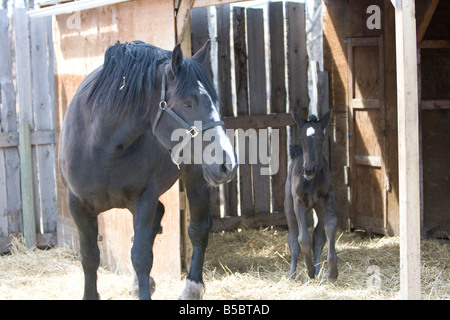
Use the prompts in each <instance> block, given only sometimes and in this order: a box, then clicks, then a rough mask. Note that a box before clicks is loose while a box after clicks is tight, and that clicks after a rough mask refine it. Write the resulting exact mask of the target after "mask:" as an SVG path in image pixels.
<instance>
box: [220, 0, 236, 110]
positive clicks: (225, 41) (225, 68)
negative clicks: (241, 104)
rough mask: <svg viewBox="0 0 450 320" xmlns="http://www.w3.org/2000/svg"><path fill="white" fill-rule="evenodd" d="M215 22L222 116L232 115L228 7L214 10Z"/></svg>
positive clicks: (224, 6)
mask: <svg viewBox="0 0 450 320" xmlns="http://www.w3.org/2000/svg"><path fill="white" fill-rule="evenodd" d="M216 22H217V37H216V41H217V78H218V93H219V103H220V114H221V115H222V116H232V115H233V102H232V96H231V60H230V51H231V49H230V5H223V6H219V7H217V8H216Z"/></svg>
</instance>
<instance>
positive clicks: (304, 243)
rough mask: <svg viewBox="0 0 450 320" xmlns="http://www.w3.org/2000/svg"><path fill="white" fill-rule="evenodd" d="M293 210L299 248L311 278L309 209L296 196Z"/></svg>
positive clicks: (314, 271) (312, 268) (314, 272)
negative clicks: (296, 224) (295, 218)
mask: <svg viewBox="0 0 450 320" xmlns="http://www.w3.org/2000/svg"><path fill="white" fill-rule="evenodd" d="M294 210H295V215H296V217H297V223H298V230H299V236H298V243H299V244H300V250H301V252H302V253H303V254H304V255H305V263H306V268H307V269H308V276H309V277H310V278H311V279H313V278H314V276H315V274H316V270H315V268H314V263H313V257H312V241H311V236H310V235H309V232H308V221H307V214H308V212H309V209H307V208H305V207H304V206H303V204H302V203H300V201H299V200H298V198H296V197H294Z"/></svg>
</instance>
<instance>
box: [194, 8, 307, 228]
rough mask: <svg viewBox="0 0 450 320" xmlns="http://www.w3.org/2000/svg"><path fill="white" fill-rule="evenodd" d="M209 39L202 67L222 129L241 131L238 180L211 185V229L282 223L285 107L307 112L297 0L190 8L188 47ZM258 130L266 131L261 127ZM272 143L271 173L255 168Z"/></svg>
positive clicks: (291, 132)
mask: <svg viewBox="0 0 450 320" xmlns="http://www.w3.org/2000/svg"><path fill="white" fill-rule="evenodd" d="M264 10H267V11H266V12H264ZM211 12H215V25H213V26H211V23H209V26H208V21H211V20H212V21H214V19H211V16H212V14H211ZM208 28H209V29H208ZM215 30H216V31H215ZM214 33H215V38H214ZM208 38H213V39H215V43H216V48H217V49H216V50H213V53H212V59H211V62H212V64H211V66H209V67H210V69H211V71H212V74H213V76H214V77H215V79H216V84H217V88H218V93H219V98H220V108H221V110H220V112H221V115H222V117H223V120H224V122H225V125H226V128H227V129H236V131H235V139H236V141H238V140H239V141H241V142H242V141H243V139H242V136H241V135H243V134H244V135H245V136H246V138H245V141H246V143H245V147H243V146H242V145H238V143H235V147H236V153H237V154H238V157H239V162H240V165H239V169H238V175H237V179H234V180H233V181H232V182H230V183H229V184H226V185H224V186H223V187H221V188H217V189H214V190H212V192H211V193H212V194H211V201H210V210H211V213H212V215H213V221H214V223H213V229H215V230H217V229H222V230H229V229H235V228H236V227H239V226H249V227H255V226H264V225H284V224H285V223H286V222H285V218H284V213H283V211H284V183H285V180H286V173H287V163H288V155H287V150H288V148H287V146H288V143H290V141H288V140H292V142H296V141H295V137H296V136H297V135H296V134H295V127H291V128H290V129H289V130H287V127H288V126H292V125H293V124H294V121H293V119H292V116H291V114H290V112H291V111H294V110H295V111H297V112H299V113H300V114H302V115H303V116H305V117H307V115H308V104H309V98H308V82H307V71H308V57H307V51H306V37H305V7H304V4H303V3H293V2H285V3H283V2H270V3H268V4H267V7H266V8H265V9H263V8H251V7H249V8H244V7H236V6H235V7H230V5H222V6H217V7H216V8H215V11H211V9H207V8H198V9H194V10H192V13H191V46H192V52H193V53H195V52H196V51H197V50H198V49H199V48H200V46H201V45H203V43H204V42H205V41H206V39H208ZM213 44H214V41H213ZM213 48H214V46H213ZM238 129H240V130H238ZM261 129H266V130H265V132H266V133H268V134H267V135H264V134H260V132H262V131H261ZM249 130H254V132H256V134H257V139H255V140H252V138H251V137H250V136H251V131H249ZM275 130H278V131H275ZM291 137H293V138H291ZM267 139H268V140H267ZM254 143H258V147H257V148H256V147H255V146H252V144H254ZM275 144H277V146H278V149H279V158H278V159H276V160H278V161H277V162H278V163H277V165H278V168H275V167H273V168H272V169H274V171H277V173H276V174H273V175H263V174H261V169H263V168H267V167H268V166H269V164H267V163H264V162H263V161H261V160H262V158H264V157H261V155H269V154H270V148H273V147H274V146H275ZM255 148H256V149H255ZM250 150H257V153H258V155H260V156H259V157H257V161H256V162H252V163H250V162H249V160H250V158H251V156H252V154H251V151H250ZM244 158H245V161H243V159H244ZM266 159H267V157H266ZM273 160H275V159H271V161H273ZM266 162H267V161H266ZM273 163H274V162H271V164H270V165H272V164H273ZM277 169H278V170H277Z"/></svg>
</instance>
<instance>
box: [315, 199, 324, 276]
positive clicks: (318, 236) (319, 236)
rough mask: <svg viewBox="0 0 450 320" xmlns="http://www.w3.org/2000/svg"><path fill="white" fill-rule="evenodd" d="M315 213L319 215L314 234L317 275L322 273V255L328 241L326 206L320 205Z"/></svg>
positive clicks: (316, 207)
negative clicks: (325, 225) (325, 223)
mask: <svg viewBox="0 0 450 320" xmlns="http://www.w3.org/2000/svg"><path fill="white" fill-rule="evenodd" d="M314 209H315V211H316V214H317V220H318V221H317V225H316V227H315V228H314V232H313V253H314V266H315V268H316V275H318V274H319V272H320V255H321V254H322V249H323V246H324V245H325V242H326V241H327V238H326V236H325V228H324V224H323V219H324V215H325V206H324V205H323V204H322V203H319V204H317V205H316V206H315V208H314Z"/></svg>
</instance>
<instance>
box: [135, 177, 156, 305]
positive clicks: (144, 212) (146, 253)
mask: <svg viewBox="0 0 450 320" xmlns="http://www.w3.org/2000/svg"><path fill="white" fill-rule="evenodd" d="M157 191H158V190H157V187H156V186H149V187H148V189H146V190H145V191H144V192H143V193H142V194H141V196H140V197H139V199H138V202H137V205H136V212H135V213H134V214H133V225H134V240H133V247H132V248H131V262H132V263H133V267H134V270H135V271H136V276H137V280H138V286H139V299H141V300H149V299H150V285H149V281H150V270H151V269H152V265H153V240H154V235H155V233H154V225H155V212H156V207H157V204H158V192H157Z"/></svg>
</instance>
